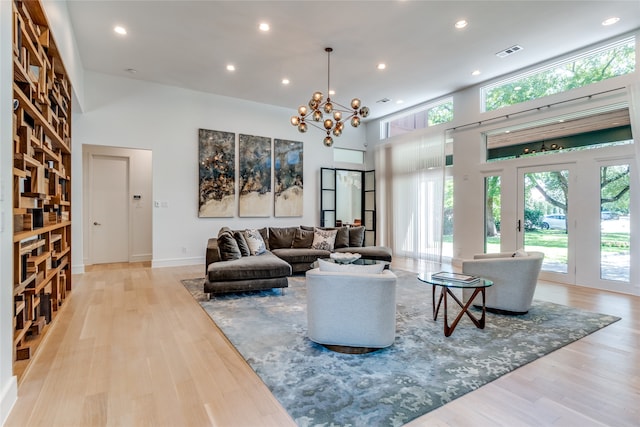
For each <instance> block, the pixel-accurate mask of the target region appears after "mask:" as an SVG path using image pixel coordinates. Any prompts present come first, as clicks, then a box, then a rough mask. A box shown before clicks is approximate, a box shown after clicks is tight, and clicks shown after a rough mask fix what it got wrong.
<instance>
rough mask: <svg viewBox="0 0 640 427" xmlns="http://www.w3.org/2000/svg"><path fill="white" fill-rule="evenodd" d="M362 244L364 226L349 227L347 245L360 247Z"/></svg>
mask: <svg viewBox="0 0 640 427" xmlns="http://www.w3.org/2000/svg"><path fill="white" fill-rule="evenodd" d="M363 244H364V226H360V227H349V246H350V247H360V246H362V245H363ZM336 247H337V246H336Z"/></svg>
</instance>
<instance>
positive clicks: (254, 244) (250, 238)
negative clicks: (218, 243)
mask: <svg viewBox="0 0 640 427" xmlns="http://www.w3.org/2000/svg"><path fill="white" fill-rule="evenodd" d="M244 239H245V240H246V241H247V246H249V252H251V255H260V254H262V253H264V252H266V250H267V246H266V245H265V243H264V240H263V239H262V234H260V231H259V230H255V229H250V230H245V231H244Z"/></svg>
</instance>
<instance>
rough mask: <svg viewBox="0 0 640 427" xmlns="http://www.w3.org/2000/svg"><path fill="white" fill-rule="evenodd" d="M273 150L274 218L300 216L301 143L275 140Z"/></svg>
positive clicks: (301, 188)
mask: <svg viewBox="0 0 640 427" xmlns="http://www.w3.org/2000/svg"><path fill="white" fill-rule="evenodd" d="M273 149H274V153H275V154H274V156H273V157H274V158H273V168H274V174H275V199H274V205H275V207H274V211H275V216H277V217H287V216H302V206H303V185H302V177H303V176H304V175H303V173H302V172H303V167H302V164H303V161H302V160H303V149H302V142H299V141H287V140H283V139H275V140H274V143H273Z"/></svg>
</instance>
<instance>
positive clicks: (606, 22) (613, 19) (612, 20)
mask: <svg viewBox="0 0 640 427" xmlns="http://www.w3.org/2000/svg"><path fill="white" fill-rule="evenodd" d="M619 20H620V18H618V17H617V16H612V17H611V18H608V19H605V20H604V21H602V25H604V26H605V27H606V26H608V25H613V24H615V23H616V22H618V21H619Z"/></svg>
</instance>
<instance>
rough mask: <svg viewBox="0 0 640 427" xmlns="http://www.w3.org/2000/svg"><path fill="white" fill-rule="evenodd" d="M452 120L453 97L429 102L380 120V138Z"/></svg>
mask: <svg viewBox="0 0 640 427" xmlns="http://www.w3.org/2000/svg"><path fill="white" fill-rule="evenodd" d="M452 120H453V99H452V98H447V99H445V100H443V101H440V102H437V103H434V104H429V105H427V106H425V107H421V108H420V109H417V110H413V111H410V112H408V113H405V114H404V115H402V116H396V117H395V118H392V119H390V120H386V121H383V122H381V124H380V126H381V129H380V133H381V135H380V136H381V139H386V138H390V137H392V136H396V135H402V134H404V133H408V132H413V131H414V130H416V129H424V128H426V127H429V126H435V125H439V124H442V123H448V122H450V121H452Z"/></svg>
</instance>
